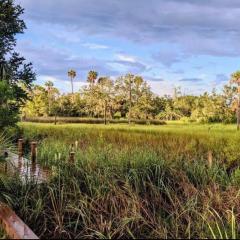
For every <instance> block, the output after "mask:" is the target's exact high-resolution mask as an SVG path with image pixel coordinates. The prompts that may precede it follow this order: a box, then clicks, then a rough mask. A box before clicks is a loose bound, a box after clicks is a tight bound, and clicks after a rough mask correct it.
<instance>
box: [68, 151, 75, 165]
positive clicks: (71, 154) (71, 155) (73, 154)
mask: <svg viewBox="0 0 240 240" xmlns="http://www.w3.org/2000/svg"><path fill="white" fill-rule="evenodd" d="M69 163H70V164H74V163H75V152H70V154H69Z"/></svg>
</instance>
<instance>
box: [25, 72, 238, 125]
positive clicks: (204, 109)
mask: <svg viewBox="0 0 240 240" xmlns="http://www.w3.org/2000/svg"><path fill="white" fill-rule="evenodd" d="M87 81H88V84H86V86H84V87H82V88H81V89H80V90H79V91H78V92H75V93H74V92H73V93H70V94H61V93H60V92H59V90H58V89H57V88H56V87H54V85H53V83H52V82H47V83H46V84H45V85H44V86H39V85H35V86H34V87H33V89H32V90H30V91H29V92H28V96H29V100H28V101H27V102H26V104H25V106H24V107H23V108H22V109H21V112H22V117H23V118H35V117H49V116H58V117H81V118H91V119H93V118H100V119H108V121H110V122H115V120H114V119H119V120H121V121H122V122H127V121H130V120H132V119H134V121H135V122H136V121H137V120H144V121H145V122H149V121H153V120H160V121H165V120H179V119H184V120H185V121H192V122H194V121H197V122H224V123H232V122H235V121H236V109H237V107H238V100H237V87H236V86H234V85H232V84H229V85H225V86H224V87H223V90H222V91H221V92H216V91H215V90H213V91H212V92H211V93H207V92H205V93H203V94H202V95H199V96H194V95H184V94H183V93H182V92H181V89H180V88H175V91H174V94H173V96H167V95H165V96H163V97H160V96H158V95H156V94H154V93H153V92H152V91H151V89H150V86H149V85H148V84H147V82H146V81H145V80H144V79H143V78H142V77H141V76H135V75H131V74H127V75H125V76H121V77H119V78H117V79H116V80H112V79H110V78H108V77H99V78H98V74H97V73H96V72H94V71H90V72H89V75H88V78H87ZM122 119H123V120H122ZM81 121H85V120H81ZM89 121H92V122H94V121H95V122H96V123H98V122H101V121H103V120H87V122H89ZM121 121H120V122H121ZM140 122H141V121H140Z"/></svg>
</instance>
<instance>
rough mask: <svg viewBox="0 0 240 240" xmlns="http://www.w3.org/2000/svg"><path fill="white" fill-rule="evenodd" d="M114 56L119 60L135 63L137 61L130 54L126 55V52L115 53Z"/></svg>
mask: <svg viewBox="0 0 240 240" xmlns="http://www.w3.org/2000/svg"><path fill="white" fill-rule="evenodd" d="M116 58H117V59H118V60H120V61H123V62H131V63H136V62H137V59H136V57H133V56H130V55H127V54H121V53H119V54H116Z"/></svg>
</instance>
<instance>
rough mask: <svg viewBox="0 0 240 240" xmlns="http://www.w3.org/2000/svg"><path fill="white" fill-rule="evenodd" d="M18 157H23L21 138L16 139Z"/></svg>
mask: <svg viewBox="0 0 240 240" xmlns="http://www.w3.org/2000/svg"><path fill="white" fill-rule="evenodd" d="M18 157H19V158H22V157H23V139H18Z"/></svg>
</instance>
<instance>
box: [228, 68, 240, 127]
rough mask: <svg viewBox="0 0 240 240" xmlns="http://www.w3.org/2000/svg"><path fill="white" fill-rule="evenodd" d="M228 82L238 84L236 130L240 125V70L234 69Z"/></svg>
mask: <svg viewBox="0 0 240 240" xmlns="http://www.w3.org/2000/svg"><path fill="white" fill-rule="evenodd" d="M230 83H233V84H236V85H237V86H238V90H237V130H239V126H240V71H236V72H235V73H233V74H232V75H231V79H230Z"/></svg>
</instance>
